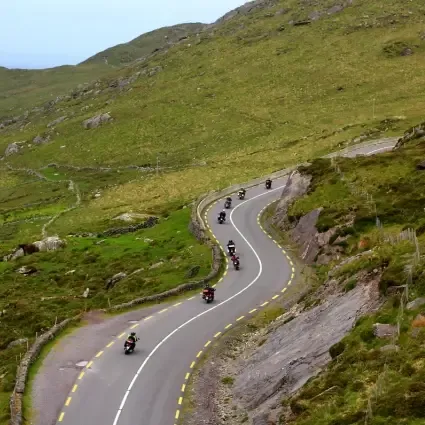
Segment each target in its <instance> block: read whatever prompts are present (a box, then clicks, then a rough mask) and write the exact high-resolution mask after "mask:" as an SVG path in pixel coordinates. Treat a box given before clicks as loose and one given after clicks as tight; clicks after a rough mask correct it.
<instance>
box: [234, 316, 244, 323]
mask: <svg viewBox="0 0 425 425" xmlns="http://www.w3.org/2000/svg"><path fill="white" fill-rule="evenodd" d="M244 317H245V316H241V317H238V318H237V319H236V321H237V322H239V320H242V319H243V318H244Z"/></svg>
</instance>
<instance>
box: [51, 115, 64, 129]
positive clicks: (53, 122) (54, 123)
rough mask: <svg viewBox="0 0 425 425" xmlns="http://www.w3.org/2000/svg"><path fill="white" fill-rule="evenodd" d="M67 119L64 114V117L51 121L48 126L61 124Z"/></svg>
mask: <svg viewBox="0 0 425 425" xmlns="http://www.w3.org/2000/svg"><path fill="white" fill-rule="evenodd" d="M65 120H66V115H64V116H63V117H59V118H57V119H55V120H54V121H51V122H49V124H47V127H48V128H50V127H54V126H55V125H58V124H60V123H61V122H63V121H65Z"/></svg>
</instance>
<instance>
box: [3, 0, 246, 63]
mask: <svg viewBox="0 0 425 425" xmlns="http://www.w3.org/2000/svg"><path fill="white" fill-rule="evenodd" d="M244 3H245V1H244V0H150V1H149V0H11V1H8V2H5V4H2V6H1V11H0V66H5V67H7V68H38V69H39V68H49V67H53V66H59V65H65V64H66V65H75V64H77V63H79V62H82V61H83V60H85V59H87V58H88V57H90V56H92V55H94V54H95V53H98V52H100V51H102V50H104V49H106V48H108V47H112V46H114V45H116V44H120V43H125V42H127V41H130V40H132V39H133V38H136V37H138V36H139V35H140V34H143V33H145V32H149V31H152V30H154V29H157V28H160V27H164V26H169V25H175V24H179V23H184V22H203V23H211V22H214V21H215V20H216V19H218V18H219V17H220V16H222V15H224V14H225V13H227V12H228V11H230V10H232V9H234V8H236V7H238V6H240V5H242V4H244Z"/></svg>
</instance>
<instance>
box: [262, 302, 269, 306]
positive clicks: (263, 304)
mask: <svg viewBox="0 0 425 425" xmlns="http://www.w3.org/2000/svg"><path fill="white" fill-rule="evenodd" d="M268 303H269V302H268V301H266V302H265V303H263V304H261V307H264V306H265V305H267V304H268Z"/></svg>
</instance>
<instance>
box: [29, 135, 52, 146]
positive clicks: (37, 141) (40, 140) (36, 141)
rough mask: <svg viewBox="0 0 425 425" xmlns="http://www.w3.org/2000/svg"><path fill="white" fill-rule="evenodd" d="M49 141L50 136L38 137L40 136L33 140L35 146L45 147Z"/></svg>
mask: <svg viewBox="0 0 425 425" xmlns="http://www.w3.org/2000/svg"><path fill="white" fill-rule="evenodd" d="M49 140H50V136H49V135H47V136H40V135H38V136H36V137H34V139H33V140H32V142H33V143H34V144H35V145H44V144H45V143H47V142H48V141H49Z"/></svg>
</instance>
